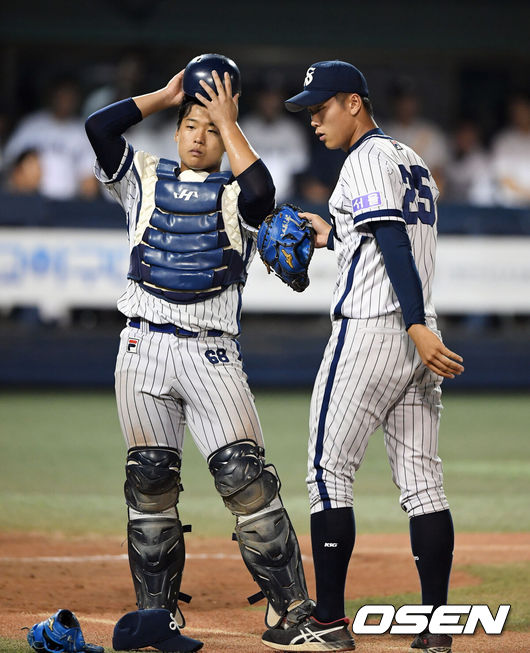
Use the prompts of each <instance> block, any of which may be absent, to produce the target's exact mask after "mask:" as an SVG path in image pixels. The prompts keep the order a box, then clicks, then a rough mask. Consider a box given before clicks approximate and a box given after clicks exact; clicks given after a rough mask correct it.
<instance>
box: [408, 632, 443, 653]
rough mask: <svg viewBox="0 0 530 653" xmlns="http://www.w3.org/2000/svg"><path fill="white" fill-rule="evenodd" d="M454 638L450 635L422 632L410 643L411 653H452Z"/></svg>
mask: <svg viewBox="0 0 530 653" xmlns="http://www.w3.org/2000/svg"><path fill="white" fill-rule="evenodd" d="M452 643H453V638H452V637H450V636H449V635H433V634H432V633H422V634H421V635H418V636H417V637H416V639H415V640H414V641H413V642H412V644H411V645H410V649H409V653H418V651H423V653H451V645H452Z"/></svg>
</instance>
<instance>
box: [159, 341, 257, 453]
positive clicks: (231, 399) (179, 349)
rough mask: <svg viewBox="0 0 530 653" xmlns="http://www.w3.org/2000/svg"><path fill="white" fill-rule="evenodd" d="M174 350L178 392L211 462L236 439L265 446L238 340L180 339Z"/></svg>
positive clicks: (196, 435) (199, 446) (175, 380)
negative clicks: (210, 457) (214, 454)
mask: <svg viewBox="0 0 530 653" xmlns="http://www.w3.org/2000/svg"><path fill="white" fill-rule="evenodd" d="M171 349H172V351H171V356H172V357H173V360H174V367H175V370H176V376H175V379H174V387H175V391H176V392H177V393H178V394H179V395H180V396H181V397H182V400H183V406H184V412H185V417H186V423H187V425H188V427H189V429H190V432H191V434H192V436H193V439H194V441H195V444H196V445H197V447H198V449H199V451H200V452H201V454H202V455H203V456H204V457H205V458H208V456H209V455H210V454H212V453H214V452H215V451H217V450H218V449H220V448H221V447H223V446H225V445H227V444H230V443H231V442H235V441H236V440H253V441H255V442H257V443H258V444H259V445H260V446H264V445H263V435H262V431H261V425H260V422H259V418H258V414H257V411H256V406H255V404H254V397H253V395H252V392H251V391H250V388H249V385H248V382H247V376H246V374H245V372H244V371H243V366H242V361H241V360H240V352H239V348H238V344H237V342H236V341H235V340H233V339H232V338H225V337H219V338H198V339H196V338H193V339H192V338H187V339H175V341H174V342H173V345H172V348H171Z"/></svg>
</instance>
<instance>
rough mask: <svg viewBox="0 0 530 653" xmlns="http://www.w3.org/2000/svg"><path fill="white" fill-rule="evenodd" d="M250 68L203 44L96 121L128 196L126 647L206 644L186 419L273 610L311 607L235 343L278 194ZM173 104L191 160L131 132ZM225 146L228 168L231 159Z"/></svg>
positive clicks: (279, 615)
mask: <svg viewBox="0 0 530 653" xmlns="http://www.w3.org/2000/svg"><path fill="white" fill-rule="evenodd" d="M240 84H241V80H240V74H239V70H238V68H237V66H236V65H235V63H234V62H233V61H232V60H231V59H227V58H226V57H224V56H221V55H215V54H207V55H200V56H199V57H196V58H195V59H193V60H192V61H191V62H190V63H189V64H188V65H187V66H186V69H185V70H182V71H180V72H179V73H178V74H177V75H175V77H173V78H172V79H171V80H170V81H169V83H168V84H167V85H166V86H165V87H164V88H162V89H159V90H158V91H154V92H153V93H148V94H146V95H142V96H138V97H134V98H129V99H126V100H123V101H121V102H117V103H116V104H113V105H110V106H108V107H105V108H104V109H101V110H100V111H98V112H96V113H95V114H92V116H90V117H89V118H88V120H87V123H86V129H87V134H88V137H89V139H90V142H91V143H92V146H93V148H94V150H95V152H96V155H97V159H98V161H97V164H96V176H97V177H98V178H99V180H100V181H101V182H103V183H104V184H105V186H106V187H107V189H108V190H109V192H110V193H111V195H112V196H113V197H114V198H115V199H116V200H117V201H118V202H119V203H120V204H121V205H122V206H123V208H124V210H125V214H126V218H127V227H128V235H129V244H130V268H129V273H128V283H127V288H126V290H125V292H124V294H123V296H122V297H121V298H120V299H119V301H118V308H119V310H120V311H121V312H122V313H123V314H124V316H125V317H126V318H127V324H126V326H125V328H124V330H123V332H122V335H121V344H120V350H119V353H118V359H117V363H116V374H115V376H116V398H117V403H118V412H119V417H120V424H121V428H122V431H123V435H124V437H125V441H126V444H127V448H128V454H127V461H126V467H125V475H126V481H125V499H126V502H127V506H128V517H129V521H128V553H129V563H130V568H131V574H132V578H133V582H134V588H135V592H136V602H137V606H138V610H135V611H132V612H129V613H127V614H126V615H124V616H123V617H122V618H121V619H120V620H119V621H118V623H117V624H116V627H115V629H114V637H113V646H114V648H115V649H118V650H132V649H137V648H142V647H144V646H149V645H151V646H154V647H155V648H159V649H160V650H163V651H197V650H199V649H200V648H201V647H202V642H200V641H198V640H195V639H191V638H189V637H185V636H183V635H181V634H180V632H179V628H182V627H183V626H184V617H183V616H182V613H181V610H180V607H179V599H183V595H182V594H181V593H180V585H181V580H182V573H183V569H184V561H185V550H184V536H183V534H184V531H185V527H183V525H182V523H181V521H180V518H179V513H178V509H177V504H178V502H179V496H180V492H181V490H182V488H181V484H180V469H181V462H182V447H183V439H184V427H185V425H186V424H187V425H188V427H189V429H190V431H191V434H192V436H193V439H194V441H195V443H196V445H197V447H198V448H199V450H200V452H201V453H202V455H203V456H204V458H205V460H206V461H207V464H208V467H209V470H210V472H211V474H212V476H213V479H214V484H215V488H216V489H217V491H218V492H219V494H220V495H221V497H222V499H223V501H224V503H225V505H226V507H227V508H228V509H229V510H230V511H231V512H232V514H233V515H234V516H235V517H236V529H235V531H236V536H237V539H238V542H239V547H240V551H241V555H242V557H243V560H244V562H245V564H246V566H247V567H248V569H249V571H250V573H251V574H252V576H253V578H254V579H255V580H256V582H257V583H258V585H259V586H260V588H261V590H262V592H263V594H264V595H265V597H266V598H267V600H268V609H267V613H266V618H265V621H266V624H267V626H268V627H273V628H284V627H287V625H288V624H289V623H291V622H292V623H297V622H298V621H299V619H300V615H304V614H305V615H308V614H309V612H310V610H311V608H312V602H311V601H310V600H309V599H308V596H307V589H306V583H305V578H304V572H303V568H302V562H301V556H300V550H299V547H298V542H297V539H296V535H295V533H294V530H293V528H292V525H291V522H290V520H289V517H288V515H287V512H286V510H285V508H284V506H283V504H282V501H281V499H280V495H279V489H280V482H279V479H278V476H277V474H276V472H275V470H274V468H273V467H272V466H271V465H268V464H266V462H265V450H264V442H263V435H262V432H261V427H260V423H259V419H258V416H257V413H256V408H255V405H254V399H253V397H252V394H251V392H250V388H249V386H248V383H247V379H246V375H245V373H244V371H243V367H242V361H241V354H240V351H239V346H238V343H237V336H238V334H239V315H240V310H241V293H242V291H243V287H244V284H245V281H246V277H247V269H248V266H249V264H250V261H251V260H252V257H253V255H254V253H255V248H256V245H255V238H256V232H257V229H258V228H259V226H260V224H261V222H262V221H263V216H265V215H267V214H268V213H269V212H270V211H271V209H272V207H273V206H274V185H273V183H272V179H271V177H270V174H269V172H268V170H267V168H266V167H265V165H264V164H263V162H262V161H261V160H260V159H259V158H258V157H257V155H256V154H255V152H254V151H253V150H252V148H251V147H250V145H249V144H248V142H247V140H246V138H245V136H244V135H243V133H242V132H241V130H240V128H239V126H238V124H237V113H238V110H237V102H238V98H239V94H240V90H241V85H240ZM170 107H178V118H177V126H176V133H175V140H176V142H177V146H178V155H179V159H180V161H178V162H177V161H170V160H166V159H160V158H159V157H157V156H156V155H154V154H150V153H146V152H141V151H135V150H134V149H133V147H132V146H131V145H129V144H128V143H127V142H126V140H125V139H124V138H123V136H122V134H123V133H124V132H125V131H126V130H127V128H128V127H131V126H132V125H134V124H135V123H137V122H139V121H140V120H142V118H145V117H146V116H148V115H150V114H152V113H154V112H156V111H160V110H164V109H168V108H170ZM225 151H226V153H227V155H228V159H229V161H230V166H231V169H232V171H231V172H220V166H221V160H222V157H223V154H224V152H225ZM212 591H213V587H212Z"/></svg>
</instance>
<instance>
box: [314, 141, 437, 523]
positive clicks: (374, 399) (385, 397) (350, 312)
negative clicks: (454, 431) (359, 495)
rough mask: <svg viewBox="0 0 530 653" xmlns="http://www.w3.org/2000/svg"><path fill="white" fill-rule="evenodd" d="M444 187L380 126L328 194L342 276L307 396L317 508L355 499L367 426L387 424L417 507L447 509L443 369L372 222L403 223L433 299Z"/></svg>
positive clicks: (394, 460) (358, 146)
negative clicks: (422, 352)
mask: <svg viewBox="0 0 530 653" xmlns="http://www.w3.org/2000/svg"><path fill="white" fill-rule="evenodd" d="M437 198H438V189H437V187H436V184H435V182H434V181H433V179H432V176H431V174H430V172H429V170H428V169H427V168H426V166H425V163H424V162H423V160H422V159H421V158H420V157H419V156H417V155H416V154H415V153H414V152H413V151H412V150H411V149H410V148H409V147H407V146H406V145H402V144H401V143H398V142H396V141H394V140H392V139H391V138H389V137H388V136H385V135H384V134H383V133H382V132H381V131H380V130H379V129H377V130H375V129H374V130H371V131H369V132H367V133H366V134H365V135H364V136H363V137H362V138H361V139H360V140H359V141H357V142H356V143H355V144H354V145H353V146H352V148H351V149H350V153H349V156H348V158H347V159H346V161H345V163H344V165H343V168H342V170H341V174H340V177H339V181H338V183H337V186H336V188H335V190H334V192H333V194H332V197H331V199H330V202H329V207H330V212H331V214H332V216H333V218H334V221H335V233H336V237H335V239H334V244H335V250H336V252H337V255H338V279H337V283H336V287H335V291H334V297H333V302H332V307H331V315H332V319H333V325H332V335H331V338H330V340H329V342H328V345H327V348H326V351H325V353H324V358H323V360H322V363H321V366H320V369H319V372H318V375H317V378H316V380H315V385H314V388H313V396H312V401H311V414H310V439H309V458H308V476H307V482H308V487H309V495H310V504H311V512H313V513H314V512H319V511H321V510H323V509H324V510H325V509H328V508H340V507H345V506H346V507H347V506H352V505H353V493H352V483H353V481H354V478H355V472H356V471H357V469H358V468H359V466H360V465H361V463H362V460H363V457H364V454H365V452H366V447H367V445H368V441H369V438H370V436H371V435H372V434H373V433H374V431H375V430H376V429H377V428H378V427H380V426H382V427H383V431H384V434H385V445H386V449H387V454H388V458H389V461H390V465H391V468H392V477H393V480H394V482H395V483H396V485H397V486H398V487H399V488H400V490H401V497H400V502H401V506H402V508H403V509H404V510H406V511H407V512H408V514H409V516H411V517H412V516H416V515H420V514H425V513H429V512H435V511H440V510H445V509H446V508H447V507H448V503H447V499H446V497H445V493H444V490H443V474H442V467H441V461H440V458H439V457H438V455H437V449H438V428H439V421H440V411H441V403H440V397H441V389H440V382H441V377H438V376H437V375H436V374H435V373H434V372H432V371H431V370H429V368H427V367H426V366H425V365H423V364H422V362H421V358H420V356H419V354H418V352H417V350H416V348H415V346H414V343H413V342H412V340H411V339H410V338H409V336H408V334H407V331H406V330H405V322H404V320H403V316H402V311H401V306H400V304H399V301H398V299H397V296H396V294H395V292H394V290H393V287H392V284H391V282H390V278H389V276H388V273H387V270H386V267H385V262H384V260H383V256H382V254H381V250H380V249H379V246H378V244H377V241H376V239H375V237H374V236H373V235H372V233H371V231H370V230H369V229H368V228H367V225H368V224H369V223H370V222H373V221H388V220H397V221H401V222H405V223H406V228H407V233H408V236H409V239H410V241H411V245H412V252H413V256H414V259H415V263H416V267H417V269H418V272H419V275H420V279H421V283H422V288H423V296H424V303H425V317H426V325H427V326H428V327H429V328H430V329H431V330H433V331H434V332H435V333H436V334H437V335H440V333H439V331H438V330H437V326H436V314H435V312H434V306H433V304H432V301H431V286H432V280H433V275H434V260H435V249H436V200H437Z"/></svg>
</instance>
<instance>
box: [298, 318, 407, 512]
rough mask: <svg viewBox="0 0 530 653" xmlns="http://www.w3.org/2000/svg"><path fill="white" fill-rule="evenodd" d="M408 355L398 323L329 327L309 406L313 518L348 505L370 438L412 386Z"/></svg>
mask: <svg viewBox="0 0 530 653" xmlns="http://www.w3.org/2000/svg"><path fill="white" fill-rule="evenodd" d="M413 350H414V345H413V343H412V342H411V341H410V338H409V337H408V335H407V334H406V332H405V331H404V329H403V326H402V323H401V320H400V318H396V317H392V316H390V317H388V318H387V317H382V318H370V319H366V320H353V319H349V320H341V321H338V322H335V323H334V325H333V331H332V336H331V338H330V342H329V343H328V347H327V348H326V351H325V354H324V358H323V361H322V365H321V367H320V370H319V373H318V376H317V379H316V382H315V388H314V392H313V397H312V402H311V418H310V420H311V423H310V433H311V435H310V443H309V461H308V478H307V482H308V487H309V494H310V507H311V511H312V512H318V511H319V510H326V509H327V508H335V507H349V506H351V505H352V504H353V491H352V487H351V485H352V482H353V480H354V475H355V471H356V470H357V469H358V468H359V466H360V465H361V462H362V460H363V458H364V455H365V452H366V447H367V445H368V441H369V439H370V436H371V435H372V434H373V432H374V431H375V430H376V429H377V428H378V427H379V426H380V425H381V424H382V423H383V421H384V420H385V418H386V415H387V413H388V412H389V410H390V409H391V408H392V407H393V405H394V404H395V403H396V401H398V399H399V397H400V396H401V395H402V394H403V393H404V391H405V388H406V387H407V385H408V384H409V383H410V381H411V378H412V376H413V371H414V367H413V359H414V357H413Z"/></svg>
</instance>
